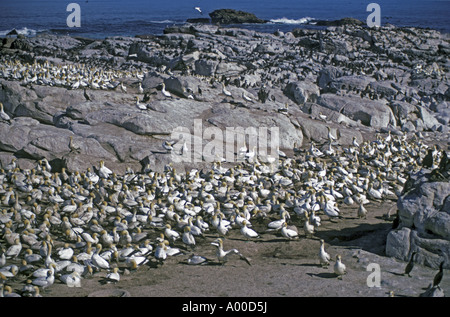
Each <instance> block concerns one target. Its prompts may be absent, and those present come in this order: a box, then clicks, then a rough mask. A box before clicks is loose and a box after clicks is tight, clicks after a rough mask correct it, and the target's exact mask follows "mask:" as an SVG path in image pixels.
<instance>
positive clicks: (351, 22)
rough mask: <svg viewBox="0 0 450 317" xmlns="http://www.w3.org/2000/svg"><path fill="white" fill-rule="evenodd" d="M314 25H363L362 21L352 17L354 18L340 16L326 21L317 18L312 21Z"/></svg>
mask: <svg viewBox="0 0 450 317" xmlns="http://www.w3.org/2000/svg"><path fill="white" fill-rule="evenodd" d="M314 23H315V25H318V26H342V25H363V24H364V22H362V21H360V20H358V19H354V18H342V19H340V20H334V21H327V20H318V21H314Z"/></svg>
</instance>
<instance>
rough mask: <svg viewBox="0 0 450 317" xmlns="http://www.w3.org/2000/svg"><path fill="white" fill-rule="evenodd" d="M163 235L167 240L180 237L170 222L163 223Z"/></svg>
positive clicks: (173, 240)
mask: <svg viewBox="0 0 450 317" xmlns="http://www.w3.org/2000/svg"><path fill="white" fill-rule="evenodd" d="M164 235H165V236H166V238H167V239H168V240H169V241H172V242H175V240H177V239H179V238H180V234H179V233H178V231H175V230H173V229H172V227H171V226H170V224H166V225H165V229H164Z"/></svg>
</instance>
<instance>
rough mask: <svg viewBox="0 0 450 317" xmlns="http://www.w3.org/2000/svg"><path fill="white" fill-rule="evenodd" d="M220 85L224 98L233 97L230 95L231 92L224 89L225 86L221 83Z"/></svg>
mask: <svg viewBox="0 0 450 317" xmlns="http://www.w3.org/2000/svg"><path fill="white" fill-rule="evenodd" d="M221 84H222V93H223V94H224V95H225V96H228V97H232V96H233V95H232V94H231V92H230V91H229V90H228V89H227V88H226V87H225V85H224V84H223V83H221Z"/></svg>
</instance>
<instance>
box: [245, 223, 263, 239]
mask: <svg viewBox="0 0 450 317" xmlns="http://www.w3.org/2000/svg"><path fill="white" fill-rule="evenodd" d="M241 234H242V235H243V236H244V237H245V238H247V239H252V238H259V234H258V233H257V232H256V231H255V230H253V229H251V228H249V227H248V222H247V221H246V220H244V221H243V222H242V226H241Z"/></svg>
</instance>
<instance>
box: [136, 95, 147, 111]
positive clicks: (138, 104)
mask: <svg viewBox="0 0 450 317" xmlns="http://www.w3.org/2000/svg"><path fill="white" fill-rule="evenodd" d="M136 107H137V108H138V109H139V110H147V105H146V104H145V103H141V102H140V101H139V97H138V96H136Z"/></svg>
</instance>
